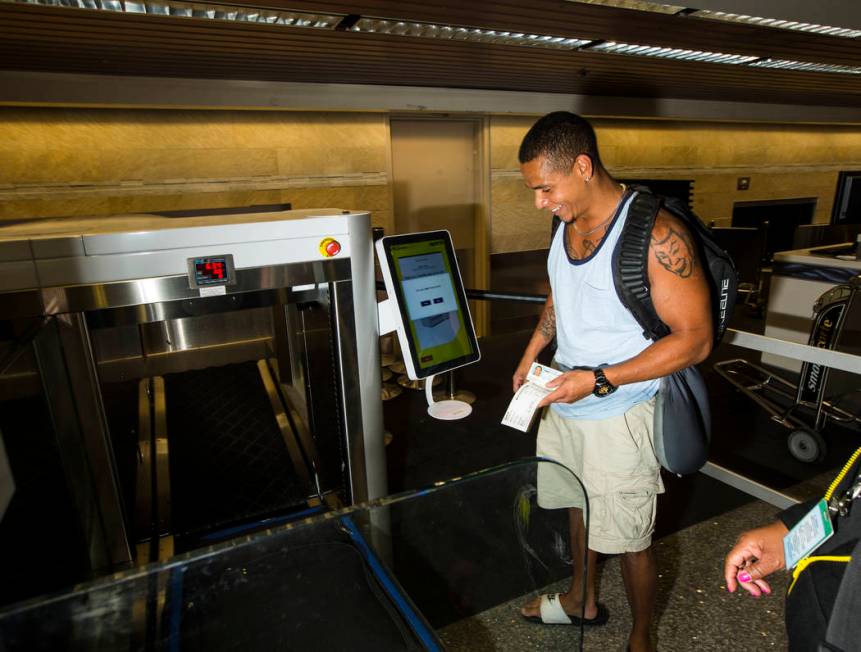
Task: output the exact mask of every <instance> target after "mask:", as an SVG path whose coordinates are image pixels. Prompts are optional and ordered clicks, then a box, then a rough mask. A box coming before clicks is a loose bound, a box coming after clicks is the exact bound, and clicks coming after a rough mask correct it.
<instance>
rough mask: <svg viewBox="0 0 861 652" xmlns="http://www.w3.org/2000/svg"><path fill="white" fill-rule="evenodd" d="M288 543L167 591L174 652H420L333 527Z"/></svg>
mask: <svg viewBox="0 0 861 652" xmlns="http://www.w3.org/2000/svg"><path fill="white" fill-rule="evenodd" d="M290 534H291V536H290V537H288V538H286V539H281V540H272V541H271V542H269V541H263V542H261V545H259V546H255V547H247V550H246V549H243V551H242V552H241V553H240V554H237V555H231V556H230V557H229V559H220V558H218V557H214V558H212V560H211V561H209V562H208V563H206V565H205V566H204V567H203V568H200V569H198V568H189V569H183V572H182V573H177V575H176V576H175V577H174V578H173V579H172V580H171V581H169V582H168V587H169V588H168V594H167V604H166V606H165V614H169V615H170V617H169V619H168V621H167V623H166V627H167V628H168V630H169V631H168V632H164V634H172V635H173V636H176V637H178V638H179V641H178V642H177V641H175V642H177V643H179V645H178V647H177V649H180V648H181V649H182V650H201V651H202V650H206V651H210V650H237V649H241V650H247V651H256V650H293V651H296V652H298V651H300V650H327V651H328V650H350V651H351V652H366V651H367V652H378V651H381V650H386V651H392V652H395V651H399V650H418V649H422V646H421V644H420V643H419V641H418V640H417V639H416V636H415V632H414V631H413V630H412V628H411V627H410V625H409V622H408V619H407V618H405V615H404V613H403V612H401V611H399V609H398V608H397V607H396V606H395V604H393V602H392V600H391V598H390V597H389V595H387V593H386V591H385V590H384V588H383V587H382V586H381V585H380V582H379V577H378V575H377V574H376V573H374V572H373V570H372V569H371V567H370V565H369V564H368V563H367V561H366V559H365V557H364V555H363V554H362V552H361V551H360V550H359V548H358V547H357V546H356V545H355V543H354V542H353V541H351V540H350V537H349V536H347V535H346V534H345V533H344V532H343V530H342V528H341V527H340V525H339V522H338V521H337V520H332V521H330V522H328V523H327V524H322V525H321V526H319V527H315V528H308V529H306V530H294V531H293V532H291V533H290ZM214 586H217V587H218V590H217V591H215V590H213V587H214ZM399 593H400V592H399ZM401 595H403V594H401ZM425 626H426V625H425ZM431 635H432V634H431Z"/></svg>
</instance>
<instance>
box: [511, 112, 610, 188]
mask: <svg viewBox="0 0 861 652" xmlns="http://www.w3.org/2000/svg"><path fill="white" fill-rule="evenodd" d="M580 154H586V155H587V156H589V158H591V159H592V165H594V166H595V167H596V168H600V167H601V158H600V157H599V156H598V141H597V139H596V138H595V130H594V129H593V128H592V125H591V124H589V122H588V121H587V120H585V119H584V118H581V117H580V116H579V115H577V114H576V113H571V112H570V111H554V112H553V113H548V114H547V115H545V116H544V117H543V118H539V119H538V122H536V123H535V124H534V125H532V127H531V128H530V129H529V131H528V132H526V136H524V137H523V142H522V143H520V152H519V153H518V158H519V159H520V162H521V163H528V162H529V161H534V160H535V159H537V158H538V157H539V156H544V157H545V158H546V159H547V162H548V163H549V164H550V167H551V168H552V169H553V170H554V171H556V172H565V173H566V174H568V173H569V172H571V168H572V167H574V161H575V160H576V159H577V157H578V156H579V155H580Z"/></svg>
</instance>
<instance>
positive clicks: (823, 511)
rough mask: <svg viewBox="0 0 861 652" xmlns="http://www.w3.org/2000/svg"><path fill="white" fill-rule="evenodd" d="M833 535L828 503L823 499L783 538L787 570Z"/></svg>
mask: <svg viewBox="0 0 861 652" xmlns="http://www.w3.org/2000/svg"><path fill="white" fill-rule="evenodd" d="M833 534H834V526H833V525H831V516H830V515H829V514H828V503H827V502H826V501H825V499H824V498H823V499H822V500H820V501H819V502H818V503H816V506H815V507H814V508H813V509H811V510H810V511H809V512H807V514H805V515H804V518H802V519H801V520H800V521H799V522H798V523H796V524H795V527H794V528H792V529H791V530H790V531H789V533H788V534H787V535H786V536H785V537H783V555H784V559H785V560H786V568H787V570H792V569H793V568H795V565H796V564H797V563H798V562H799V561H801V560H802V559H804V558H805V557H807V555H809V554H810V553H811V552H813V551H814V550H816V549H817V548H818V547H819V546H821V545H822V543H823V542H824V541H827V540H828V539H829V538H830V537H831V535H833Z"/></svg>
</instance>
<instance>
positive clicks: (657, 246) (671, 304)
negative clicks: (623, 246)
mask: <svg viewBox="0 0 861 652" xmlns="http://www.w3.org/2000/svg"><path fill="white" fill-rule="evenodd" d="M648 272H649V283H650V284H651V295H652V302H653V303H654V305H655V310H656V311H657V313H658V316H659V317H660V318H661V321H663V322H664V323H665V324H666V325H667V326H669V327H670V334H669V335H667V336H666V337H664V338H661V339H660V340H658V341H657V342H655V343H654V344H653V345H652V346H650V347H649V348H647V349H646V350H645V351H643V352H642V353H641V354H640V355H638V356H637V357H636V358H633V359H631V360H629V361H628V362H626V363H624V364H622V365H617V366H618V367H619V369H618V370H617V372H618V373H617V374H613V373H611V372H607V378H608V379H610V382H616V381H618V382H619V383H631V382H636V381H639V380H647V379H650V378H658V377H660V376H666V375H667V374H670V373H672V372H674V371H678V370H679V369H684V368H685V367H689V366H690V365H692V364H697V363H699V362H702V361H703V360H704V359H705V358H706V357H707V356H708V354H709V353H710V352H711V346H712V317H711V315H712V313H711V305H710V300H709V288H708V284H707V283H706V278H705V272H704V270H703V268H702V261H700V260H698V258H697V250H696V246H695V244H694V241H693V238H692V237H691V234H690V232H689V231H688V229H687V227H686V226H685V225H684V223H683V222H681V221H680V220H679V219H678V218H675V217H673V216H672V215H670V214H669V213H667V212H665V211H661V212H660V213H658V218H657V219H656V220H655V227H654V229H652V240H651V242H650V244H649V263H648ZM622 367H624V368H622Z"/></svg>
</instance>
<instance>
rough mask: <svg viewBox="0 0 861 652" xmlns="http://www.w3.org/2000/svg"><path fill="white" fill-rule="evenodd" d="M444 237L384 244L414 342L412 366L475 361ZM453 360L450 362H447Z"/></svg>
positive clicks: (436, 366) (445, 365)
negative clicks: (386, 247)
mask: <svg viewBox="0 0 861 652" xmlns="http://www.w3.org/2000/svg"><path fill="white" fill-rule="evenodd" d="M447 245H448V240H447V239H444V238H439V237H436V238H430V239H419V240H415V241H407V242H400V243H392V244H391V245H390V248H389V254H390V256H391V262H392V266H393V268H394V272H395V277H396V278H395V281H396V285H398V286H399V291H400V292H399V294H400V295H401V296H400V297H399V298H400V303H401V310H402V312H406V314H405V315H404V325H405V326H406V327H407V328H408V329H409V335H410V340H411V341H412V342H413V343H414V344H415V351H414V362H415V364H416V365H417V368H416V370H417V371H418V370H421V371H422V374H421V375H422V376H424V375H426V373H427V371H428V370H430V369H434V371H433V373H437V371H439V370H445V369H448V368H454V367H456V366H460V365H462V364H466V363H468V362H472V361H474V360H475V359H477V355H478V351H477V345H476V344H475V335H474V333H473V329H472V323H471V322H470V321H469V313H468V312H467V310H466V307H465V306H464V305H463V304H462V302H463V301H464V298H463V297H462V289H459V287H458V284H459V282H460V275H459V274H458V272H457V269H456V268H455V267H454V264H453V263H452V260H451V257H452V256H451V251H450V248H449V246H447ZM451 363H453V364H451Z"/></svg>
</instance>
